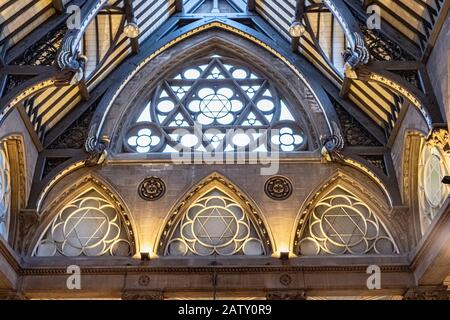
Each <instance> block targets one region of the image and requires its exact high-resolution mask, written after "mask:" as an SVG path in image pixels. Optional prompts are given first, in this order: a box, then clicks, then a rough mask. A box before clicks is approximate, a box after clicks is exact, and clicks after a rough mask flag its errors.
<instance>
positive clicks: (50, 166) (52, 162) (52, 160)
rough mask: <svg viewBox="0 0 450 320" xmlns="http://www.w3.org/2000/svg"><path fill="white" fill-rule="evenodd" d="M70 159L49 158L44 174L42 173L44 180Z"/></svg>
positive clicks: (46, 160)
mask: <svg viewBox="0 0 450 320" xmlns="http://www.w3.org/2000/svg"><path fill="white" fill-rule="evenodd" d="M69 159H70V158H67V157H66V158H63V157H62V158H61V157H59V158H47V159H45V166H44V172H43V173H42V178H45V177H46V176H47V175H48V174H49V173H50V172H52V170H53V169H55V168H56V167H58V166H59V165H61V164H63V163H64V162H66V161H67V160H69Z"/></svg>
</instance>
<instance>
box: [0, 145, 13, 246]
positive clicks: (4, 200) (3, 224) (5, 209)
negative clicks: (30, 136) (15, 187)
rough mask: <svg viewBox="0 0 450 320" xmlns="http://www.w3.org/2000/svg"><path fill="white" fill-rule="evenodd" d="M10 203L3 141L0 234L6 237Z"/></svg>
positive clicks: (0, 175) (0, 159)
mask: <svg viewBox="0 0 450 320" xmlns="http://www.w3.org/2000/svg"><path fill="white" fill-rule="evenodd" d="M10 205H11V179H10V169H9V160H8V155H7V152H6V147H5V146H4V143H1V144H0V236H3V237H4V238H5V239H7V237H8V227H9V214H10Z"/></svg>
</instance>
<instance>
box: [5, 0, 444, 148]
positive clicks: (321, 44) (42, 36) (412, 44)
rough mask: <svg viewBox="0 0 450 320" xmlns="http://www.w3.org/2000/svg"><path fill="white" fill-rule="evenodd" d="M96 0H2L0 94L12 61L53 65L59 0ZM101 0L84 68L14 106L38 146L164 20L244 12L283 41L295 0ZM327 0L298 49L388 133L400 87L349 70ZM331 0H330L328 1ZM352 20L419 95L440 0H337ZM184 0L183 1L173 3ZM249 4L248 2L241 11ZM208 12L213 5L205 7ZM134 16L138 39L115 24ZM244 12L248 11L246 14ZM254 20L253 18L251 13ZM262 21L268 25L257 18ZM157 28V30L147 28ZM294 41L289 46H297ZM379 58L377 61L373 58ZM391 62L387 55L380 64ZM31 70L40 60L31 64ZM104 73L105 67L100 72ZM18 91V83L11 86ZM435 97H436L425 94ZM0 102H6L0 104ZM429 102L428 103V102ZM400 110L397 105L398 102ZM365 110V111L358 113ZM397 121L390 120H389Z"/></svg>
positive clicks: (343, 101) (316, 0) (313, 0)
mask: <svg viewBox="0 0 450 320" xmlns="http://www.w3.org/2000/svg"><path fill="white" fill-rule="evenodd" d="M96 2H101V1H100V0H72V1H70V0H21V1H16V0H0V57H2V60H0V70H1V69H2V68H1V67H2V65H3V66H4V68H3V71H2V72H1V71H0V98H2V97H3V100H0V102H2V103H5V102H8V101H10V99H9V100H8V99H6V98H5V97H7V96H8V94H11V92H13V91H14V90H17V88H18V87H20V86H21V85H23V83H25V82H26V81H27V80H29V79H30V78H31V77H32V76H33V75H34V74H33V73H34V72H36V71H27V70H26V69H23V68H22V69H20V70H21V71H17V70H19V69H14V68H13V67H14V66H52V65H53V66H54V65H55V57H56V54H57V51H58V50H59V49H60V45H61V43H62V41H63V38H64V36H65V35H66V34H67V32H68V30H67V27H66V20H67V18H68V17H69V16H70V15H71V14H72V12H70V10H69V12H67V10H66V8H69V9H70V8H71V7H70V6H71V5H77V6H79V7H81V8H82V11H81V14H82V15H83V14H84V13H85V12H84V11H83V8H89V7H92V5H93V4H95V3H96ZM246 2H247V1H243V0H221V1H219V2H218V5H219V7H218V8H215V1H214V0H184V1H180V0H109V1H106V3H105V4H104V5H103V7H102V9H101V10H100V11H99V12H98V14H97V15H96V16H95V18H94V19H92V21H91V22H90V24H89V26H88V27H87V29H86V31H85V33H84V34H83V36H82V40H81V43H80V51H81V54H82V55H84V56H85V57H87V62H86V65H85V68H84V78H83V79H82V80H81V81H80V82H79V83H77V84H74V85H71V84H68V83H64V84H63V85H61V84H60V83H59V82H57V83H55V84H54V85H52V86H49V87H47V88H46V89H45V90H39V91H36V93H34V94H32V95H30V96H28V97H27V99H25V100H23V101H22V103H21V104H20V105H19V106H18V108H19V109H20V112H21V114H22V115H23V117H24V118H25V119H26V121H27V122H28V126H29V128H30V130H32V131H34V134H35V136H36V139H37V140H39V141H40V142H41V143H42V144H43V145H44V146H46V145H49V144H50V143H51V142H52V141H54V140H55V139H56V138H57V136H58V135H59V134H61V133H62V132H63V130H64V129H65V128H67V127H68V126H69V125H70V124H71V123H73V122H74V121H76V119H77V118H78V117H80V116H81V115H82V113H83V112H84V111H86V110H87V109H88V108H90V107H92V106H94V105H95V103H96V102H97V101H98V100H99V99H100V98H101V96H102V95H103V93H104V92H105V90H106V89H107V87H108V81H112V80H113V78H111V77H112V75H113V73H114V71H115V70H116V69H117V68H118V67H119V66H120V65H122V64H124V63H125V62H126V61H127V59H129V58H130V57H132V56H133V55H136V54H137V52H139V50H140V47H142V46H145V45H148V44H149V42H151V41H154V39H159V38H160V37H161V36H162V35H164V34H167V33H168V32H170V31H171V30H174V32H175V31H176V29H177V28H180V27H182V26H184V25H187V24H189V23H192V22H195V21H196V20H198V19H202V18H204V17H210V16H211V15H212V14H214V15H216V16H220V17H222V18H224V17H225V18H231V19H234V21H237V22H239V23H242V25H243V26H245V25H248V23H247V22H246V21H247V20H248V19H250V20H252V21H253V22H255V24H256V25H258V28H265V29H264V30H263V31H264V32H265V33H266V34H270V32H272V30H274V31H275V32H277V36H279V38H280V41H285V42H287V43H289V42H290V41H291V35H290V33H289V31H290V26H291V23H292V21H293V17H294V16H295V14H296V0H249V1H248V3H246ZM328 2H329V0H323V1H322V0H307V1H306V3H305V5H306V13H305V15H304V23H305V26H306V32H305V33H304V34H303V35H302V36H301V38H300V40H299V42H298V52H297V53H296V54H299V55H302V56H303V57H304V58H306V60H307V61H309V63H310V64H311V65H313V66H314V67H315V68H317V69H318V70H320V72H321V73H322V74H323V75H324V77H325V78H326V79H327V81H329V82H330V83H331V84H332V86H333V88H331V89H330V88H329V89H328V90H327V91H328V93H329V94H330V96H334V97H335V99H334V100H333V101H334V102H335V103H337V104H340V105H343V106H345V107H348V108H350V110H351V108H354V109H355V110H359V111H362V112H360V113H359V115H360V118H361V121H363V122H365V123H371V124H373V125H374V127H376V130H378V132H379V133H380V132H381V134H379V136H380V137H381V138H380V139H381V140H382V139H385V142H386V141H387V139H388V137H389V135H390V133H391V132H392V131H393V130H395V128H396V124H397V122H398V120H399V119H400V120H401V118H402V109H403V108H406V107H405V105H406V99H405V97H404V96H402V95H401V94H399V92H398V91H395V90H393V89H392V88H389V86H385V85H382V84H380V83H378V82H375V81H364V79H363V78H364V77H362V78H361V77H358V78H355V79H348V77H347V76H346V74H345V68H344V65H345V61H344V58H343V53H344V52H345V50H346V48H347V46H348V38H347V34H346V32H344V30H343V28H342V25H341V24H340V22H339V21H338V19H337V18H336V15H333V13H332V12H331V11H330V9H329V6H328ZM332 2H333V1H332ZM337 2H342V3H344V5H345V6H346V10H348V12H350V13H351V14H352V16H353V17H354V18H355V21H357V23H358V25H359V27H360V29H361V32H362V34H363V36H364V38H365V41H366V46H367V47H368V50H369V53H370V62H369V65H370V66H371V67H372V68H378V69H380V70H382V71H385V70H388V71H389V72H391V73H394V74H396V75H397V76H400V79H403V80H404V81H405V82H406V83H407V84H409V85H411V86H413V87H414V88H415V89H414V90H417V92H419V95H420V94H423V96H427V97H430V96H431V99H432V95H429V94H428V95H427V94H426V92H429V89H430V88H429V87H428V85H429V84H428V81H427V74H426V70H425V68H424V63H426V60H427V58H428V55H429V51H430V49H431V48H432V47H433V44H434V42H435V41H436V37H437V34H438V33H439V30H440V27H441V26H442V23H443V21H444V19H445V17H446V16H447V14H448V9H449V2H450V1H448V0H447V1H446V0H339V1H337ZM182 5H183V6H184V9H183V11H181V10H180V9H181V7H182ZM371 5H377V8H379V10H380V13H381V17H382V24H381V29H379V30H376V29H375V30H369V29H368V28H367V26H366V19H367V17H368V16H370V14H371V11H370V10H367V8H368V7H369V9H370V8H371V7H370V6H371ZM247 6H248V7H249V9H250V10H249V11H247ZM211 12H213V13H211ZM130 15H132V16H134V18H135V20H136V22H137V24H138V26H139V29H140V33H139V36H138V38H137V39H131V38H128V37H126V36H125V34H124V32H123V29H124V25H125V24H126V22H127V19H129V18H130ZM246 19H247V20H246ZM258 21H259V22H258ZM264 26H267V27H264ZM157 34H159V38H158V37H156V38H155V35H157ZM295 51H297V49H295ZM377 63H378V64H377ZM386 63H390V64H386ZM15 70H16V71H15ZM36 70H38V69H36ZM108 76H109V77H108ZM17 94H19V92H18V93H17ZM429 105H431V106H432V107H433V105H434V103H433V101H431V102H430V103H429ZM0 107H1V108H4V106H0ZM434 107H435V106H434ZM403 113H404V112H403ZM363 118H364V119H363ZM397 126H398V125H397Z"/></svg>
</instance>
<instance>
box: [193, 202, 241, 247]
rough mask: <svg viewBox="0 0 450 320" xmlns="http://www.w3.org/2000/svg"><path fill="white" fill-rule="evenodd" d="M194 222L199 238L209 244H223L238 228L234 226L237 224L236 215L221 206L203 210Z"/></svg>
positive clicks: (232, 236)
mask: <svg viewBox="0 0 450 320" xmlns="http://www.w3.org/2000/svg"><path fill="white" fill-rule="evenodd" d="M194 223H195V228H196V235H197V238H199V239H200V240H201V241H202V242H205V243H206V244H207V245H211V246H218V245H223V244H225V243H227V242H228V241H229V240H230V239H232V238H234V236H235V235H236V229H235V228H233V227H235V225H236V219H235V217H234V216H233V215H232V214H231V213H229V212H227V211H225V210H221V209H220V208H212V209H210V210H205V211H203V212H201V213H200V214H199V215H198V216H197V217H196V218H195V221H194ZM233 229H234V230H233Z"/></svg>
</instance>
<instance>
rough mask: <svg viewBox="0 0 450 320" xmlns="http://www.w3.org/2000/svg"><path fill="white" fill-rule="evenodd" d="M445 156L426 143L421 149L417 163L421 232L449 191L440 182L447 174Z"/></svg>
mask: <svg viewBox="0 0 450 320" xmlns="http://www.w3.org/2000/svg"><path fill="white" fill-rule="evenodd" d="M444 159H445V156H443V155H442V154H441V152H440V151H439V149H438V148H436V147H434V146H431V145H428V144H426V145H425V146H424V148H423V150H422V155H421V160H420V163H419V204H420V212H421V227H422V232H425V230H426V229H427V227H428V226H429V225H430V223H431V222H432V221H433V219H434V217H435V216H436V214H437V213H438V211H439V209H440V208H441V206H442V204H443V203H444V201H445V199H446V197H447V196H448V193H449V190H448V189H449V188H448V186H446V185H445V184H443V183H442V179H443V178H444V176H446V175H447V174H448V170H447V167H446V164H445V160H444Z"/></svg>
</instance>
